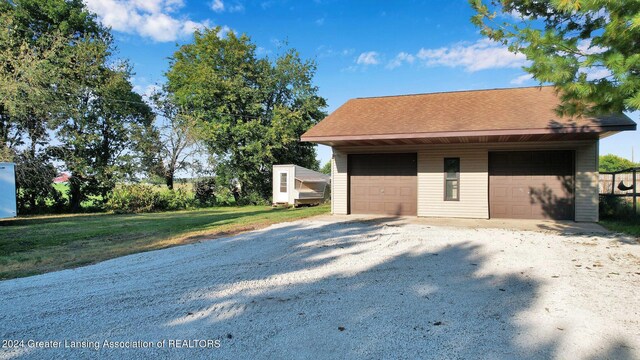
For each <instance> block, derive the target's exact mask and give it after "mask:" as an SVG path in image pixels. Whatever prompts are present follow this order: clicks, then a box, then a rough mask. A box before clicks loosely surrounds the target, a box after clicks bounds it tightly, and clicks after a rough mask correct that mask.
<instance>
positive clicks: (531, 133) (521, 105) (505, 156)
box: [302, 87, 636, 221]
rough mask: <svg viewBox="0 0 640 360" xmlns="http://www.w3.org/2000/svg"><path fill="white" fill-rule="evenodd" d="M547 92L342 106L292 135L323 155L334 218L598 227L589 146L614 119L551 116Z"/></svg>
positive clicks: (552, 101)
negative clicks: (328, 163)
mask: <svg viewBox="0 0 640 360" xmlns="http://www.w3.org/2000/svg"><path fill="white" fill-rule="evenodd" d="M559 103H560V100H559V98H558V95H557V94H556V92H555V90H554V88H553V87H528V88H511V89H495V90H478V91H459V92H447V93H434V94H417V95H404V96H387V97H374V98H358V99H352V100H349V101H348V102H347V103H345V104H344V105H343V106H341V107H340V108H338V109H337V110H336V111H334V112H333V113H332V114H331V115H329V116H328V117H327V118H325V119H324V120H323V121H321V122H320V123H319V124H317V125H316V126H315V127H313V128H312V129H310V130H309V131H307V132H306V133H305V134H303V135H302V140H303V141H310V142H315V143H319V144H325V145H328V146H331V147H332V149H333V159H332V173H331V176H332V181H331V186H332V191H331V193H332V204H331V205H332V212H333V213H334V214H382V215H390V216H398V215H417V216H429V217H464V218H485V219H486V218H516V219H558V220H576V221H598V142H599V139H601V138H604V137H607V136H611V135H613V134H616V133H617V132H620V131H626V130H635V129H636V124H635V122H633V121H632V120H631V119H629V118H628V117H627V116H625V115H624V114H607V115H603V116H597V117H595V116H594V117H587V116H585V117H580V118H570V117H560V116H558V115H557V113H556V112H555V109H556V107H557V106H558V105H559Z"/></svg>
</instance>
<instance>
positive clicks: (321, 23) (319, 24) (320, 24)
mask: <svg viewBox="0 0 640 360" xmlns="http://www.w3.org/2000/svg"><path fill="white" fill-rule="evenodd" d="M315 23H316V25H318V26H322V25H324V18H320V19H317V20H316V21H315Z"/></svg>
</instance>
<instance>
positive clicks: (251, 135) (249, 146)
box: [167, 27, 326, 199]
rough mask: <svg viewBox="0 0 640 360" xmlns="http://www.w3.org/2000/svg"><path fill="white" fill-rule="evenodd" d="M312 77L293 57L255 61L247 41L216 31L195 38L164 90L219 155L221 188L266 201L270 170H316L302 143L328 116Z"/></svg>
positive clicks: (311, 68)
mask: <svg viewBox="0 0 640 360" xmlns="http://www.w3.org/2000/svg"><path fill="white" fill-rule="evenodd" d="M315 71H316V65H315V63H314V62H313V61H305V60H302V59H301V58H300V56H299V54H298V53H297V52H296V51H295V50H294V49H289V50H286V51H285V52H284V53H283V54H282V55H280V56H278V57H276V58H275V59H269V58H258V56H257V55H256V46H255V45H254V44H253V43H252V42H251V40H250V38H249V37H248V36H247V35H241V36H236V35H235V34H234V33H233V32H231V33H228V34H227V35H225V36H224V37H223V36H222V34H221V33H220V28H219V27H218V28H215V29H205V30H203V31H197V32H196V33H195V35H194V39H193V42H192V43H190V44H187V45H184V46H182V47H180V49H179V50H178V51H177V52H176V53H175V54H174V56H173V58H172V60H171V67H170V70H169V71H168V72H167V79H168V83H167V90H168V92H169V96H170V97H171V98H172V101H173V102H174V103H175V104H176V105H177V106H179V108H180V109H182V111H183V112H184V115H183V116H189V117H191V121H192V122H193V123H194V124H195V127H196V129H197V133H198V136H199V138H200V139H202V141H203V143H204V144H205V145H206V147H207V149H208V150H209V152H210V153H211V154H212V155H215V157H216V164H217V165H216V174H217V176H218V177H220V181H219V183H220V184H223V183H226V184H231V183H237V184H238V185H239V187H240V192H241V194H240V195H241V197H245V198H250V199H254V198H256V197H258V198H262V199H267V198H268V197H269V196H270V195H271V180H270V179H271V178H270V176H271V175H270V174H271V169H272V165H273V164H278V163H294V164H298V165H301V166H304V167H309V168H313V169H317V168H318V165H319V164H318V162H317V160H316V156H315V155H316V154H315V147H314V145H313V144H308V143H301V142H300V141H299V139H300V135H302V133H304V132H305V131H306V130H307V129H309V128H310V127H311V126H313V125H314V124H316V123H317V122H318V121H320V119H322V118H323V117H324V116H325V114H324V112H323V111H322V109H323V108H324V107H326V101H325V99H323V98H321V97H320V96H318V94H317V93H318V89H317V87H316V86H314V85H313V84H312V79H313V76H314V74H315Z"/></svg>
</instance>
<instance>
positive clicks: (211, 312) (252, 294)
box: [0, 218, 637, 359]
mask: <svg viewBox="0 0 640 360" xmlns="http://www.w3.org/2000/svg"><path fill="white" fill-rule="evenodd" d="M396 220H397V219H396V218H383V219H374V220H371V221H347V222H326V223H323V222H322V221H307V220H302V221H298V222H295V223H287V224H280V225H276V226H274V227H272V228H269V229H265V230H262V231H257V232H251V233H245V234H241V235H238V236H234V237H228V238H220V239H217V240H214V241H209V242H203V243H202V244H195V245H186V246H183V247H176V248H171V249H167V250H163V251H161V252H157V253H151V252H149V253H143V254H137V255H133V256H131V257H129V258H122V259H115V260H111V261H109V262H104V263H100V264H97V265H95V266H93V267H87V268H83V269H80V270H77V271H76V270H74V271H67V272H58V273H52V274H46V275H43V276H41V277H34V278H30V279H17V280H11V281H8V282H3V283H0V308H2V309H7V310H6V311H3V312H0V338H4V339H20V338H25V339H26V338H33V339H37V340H47V339H62V338H72V339H75V340H95V341H104V340H105V339H109V340H118V341H125V340H129V341H130V340H151V341H158V340H162V339H183V340H184V339H220V340H221V342H222V343H221V347H220V348H219V349H202V348H197V349H188V348H187V349H175V348H174V349H167V348H163V349H155V350H149V349H138V350H135V349H126V350H123V349H117V350H105V349H102V350H100V352H99V353H96V352H95V351H94V350H91V349H85V350H69V349H62V350H55V349H25V350H24V352H21V353H15V354H14V356H15V357H22V358H30V359H31V358H93V357H96V356H98V355H99V357H101V358H113V359H120V358H178V359H194V358H207V359H208V358H240V359H264V358H269V359H289V358H296V359H299V358H303V359H318V358H323V359H324V358H331V359H353V358H361V359H370V358H374V359H383V358H386V359H389V358H390V359H396V358H407V359H441V358H459V359H477V358H483V359H484V358H489V359H548V358H574V354H567V353H566V347H564V346H566V345H567V342H572V341H574V340H575V339H573V338H570V337H569V336H568V335H567V334H568V333H569V331H568V330H569V329H558V328H556V327H555V326H553V325H549V328H543V327H542V326H543V325H540V323H542V324H544V322H540V323H536V324H535V325H533V324H528V323H526V321H525V317H529V316H531V315H532V314H531V311H534V310H533V309H537V308H540V306H539V304H538V303H537V302H538V301H540V298H541V296H540V292H541V289H542V287H543V286H544V285H545V284H544V283H543V282H541V281H537V280H533V279H530V278H528V277H527V273H526V272H524V273H520V272H518V273H504V272H500V273H497V274H496V273H490V272H487V271H486V267H487V266H489V265H488V262H489V261H490V260H492V259H491V258H490V256H491V254H490V253H487V250H486V249H485V248H483V246H482V245H478V244H481V243H480V242H477V241H473V240H474V239H472V238H469V239H460V236H462V235H460V234H462V233H457V234H453V235H451V236H452V237H451V238H450V239H449V238H446V237H447V236H449V235H448V234H447V233H446V232H442V231H433V232H432V231H428V229H429V227H428V226H424V225H421V226H416V225H410V224H409V225H402V224H400V222H398V221H396ZM404 227H409V230H410V229H413V230H412V231H409V230H407V231H404V230H405V229H404ZM416 229H420V230H424V231H418V230H416ZM401 230H403V231H401ZM465 233H468V234H470V235H469V236H473V232H472V231H469V232H465ZM435 234H437V235H435ZM432 236H439V237H440V238H437V239H436V238H431V237H432ZM443 237H444V238H443ZM435 241H437V244H441V245H439V246H435V245H433V244H434V242H435ZM522 261H527V259H526V258H523V259H522ZM492 266H495V265H493V264H492ZM552 310H553V309H552ZM533 315H534V316H539V317H540V318H542V319H544V318H545V317H547V316H549V314H548V313H547V312H545V311H542V312H541V313H540V314H533ZM34 319H35V320H34ZM550 323H551V322H550ZM608 339H610V341H609V343H604V344H601V346H602V348H601V350H600V351H599V352H594V353H591V354H589V355H590V357H591V358H593V359H599V358H615V359H631V358H633V357H634V356H635V355H637V353H635V351H636V350H634V349H632V348H630V347H629V346H630V345H629V343H627V342H626V340H625V339H620V338H614V339H612V338H608ZM597 340H599V341H604V340H602V339H597ZM585 341H590V339H586V340H585ZM569 346H571V344H569ZM562 349H565V350H564V352H563V351H562ZM5 357H9V358H10V357H11V356H5ZM0 358H3V353H2V351H0Z"/></svg>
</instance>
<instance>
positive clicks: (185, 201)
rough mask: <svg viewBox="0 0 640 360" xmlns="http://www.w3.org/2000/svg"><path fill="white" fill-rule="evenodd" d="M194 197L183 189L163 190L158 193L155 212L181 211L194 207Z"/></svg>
mask: <svg viewBox="0 0 640 360" xmlns="http://www.w3.org/2000/svg"><path fill="white" fill-rule="evenodd" d="M195 203H196V201H195V197H194V195H193V193H192V192H190V191H187V190H185V189H181V188H178V189H174V190H169V189H163V190H160V191H159V192H158V203H157V204H156V210H158V211H160V210H164V211H166V210H182V209H189V208H192V207H195V205H196V204H195Z"/></svg>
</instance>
